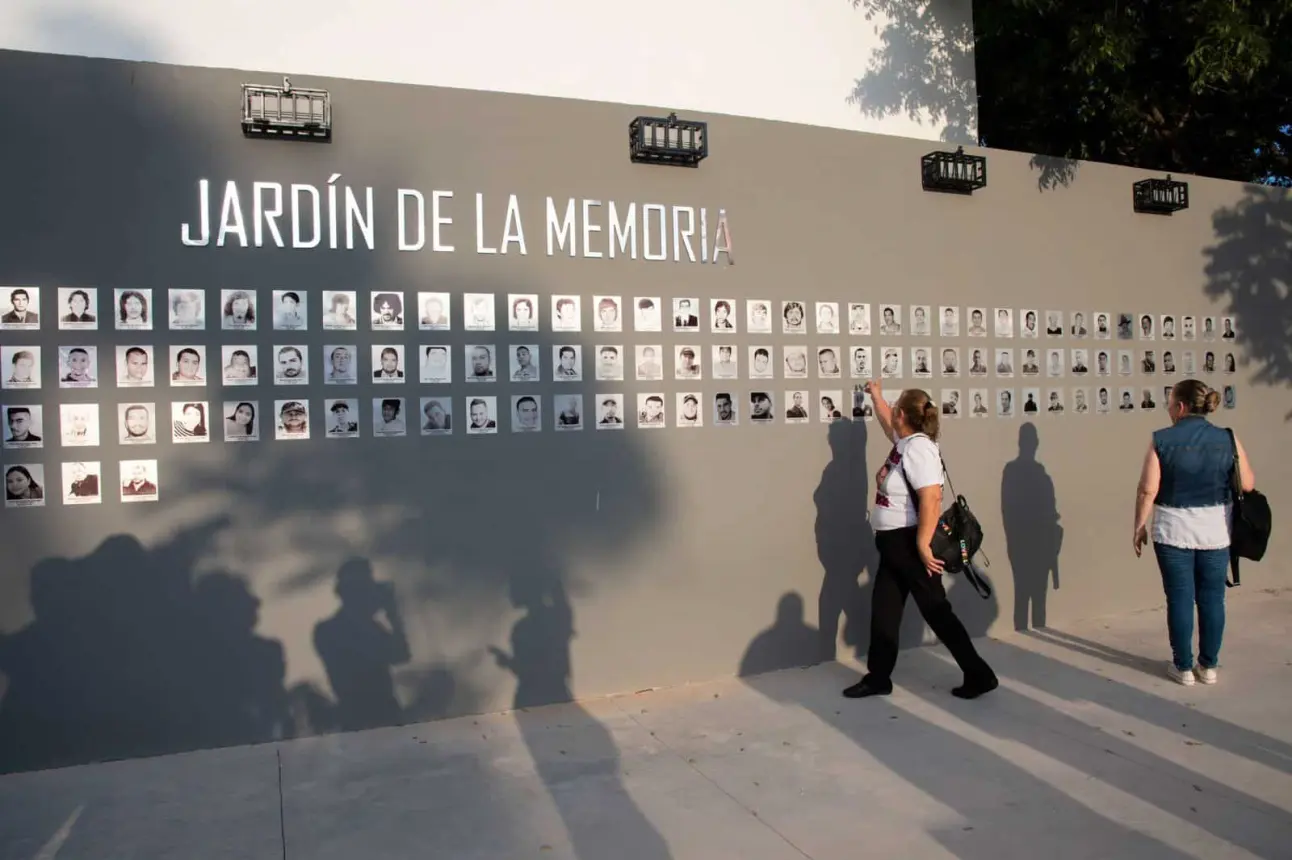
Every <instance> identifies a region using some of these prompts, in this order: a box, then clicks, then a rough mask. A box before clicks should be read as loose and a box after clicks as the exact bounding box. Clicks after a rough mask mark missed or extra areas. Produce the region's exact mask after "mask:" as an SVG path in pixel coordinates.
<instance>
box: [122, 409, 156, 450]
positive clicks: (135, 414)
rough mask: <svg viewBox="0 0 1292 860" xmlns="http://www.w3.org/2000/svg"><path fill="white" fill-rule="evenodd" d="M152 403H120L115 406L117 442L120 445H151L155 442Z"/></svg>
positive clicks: (154, 411)
mask: <svg viewBox="0 0 1292 860" xmlns="http://www.w3.org/2000/svg"><path fill="white" fill-rule="evenodd" d="M155 413H156V406H155V405H154V404H152V403H122V404H120V405H118V406H117V429H118V431H120V435H119V436H118V441H120V442H121V444H122V445H152V444H154V443H155V442H156V441H157V425H156V422H154V421H153V415H154V414H155Z"/></svg>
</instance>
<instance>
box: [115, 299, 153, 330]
mask: <svg viewBox="0 0 1292 860" xmlns="http://www.w3.org/2000/svg"><path fill="white" fill-rule="evenodd" d="M151 294H152V290H117V328H119V329H140V330H146V329H151V328H152V327H153V324H152V317H150V316H149V314H148V305H149V304H151V302H150V301H149V299H150V297H151Z"/></svg>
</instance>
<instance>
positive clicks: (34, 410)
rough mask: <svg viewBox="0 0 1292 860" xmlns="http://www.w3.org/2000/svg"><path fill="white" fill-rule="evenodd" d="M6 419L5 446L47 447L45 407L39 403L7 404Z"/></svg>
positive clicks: (10, 447) (12, 447)
mask: <svg viewBox="0 0 1292 860" xmlns="http://www.w3.org/2000/svg"><path fill="white" fill-rule="evenodd" d="M4 419H5V428H4V446H5V448H9V449H18V448H43V447H45V407H43V406H40V405H39V404H32V405H15V406H5V407H4Z"/></svg>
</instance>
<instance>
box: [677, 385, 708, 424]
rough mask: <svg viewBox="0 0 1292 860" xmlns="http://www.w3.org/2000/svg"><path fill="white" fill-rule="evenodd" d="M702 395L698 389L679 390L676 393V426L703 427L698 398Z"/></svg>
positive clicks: (702, 415) (702, 416)
mask: <svg viewBox="0 0 1292 860" xmlns="http://www.w3.org/2000/svg"><path fill="white" fill-rule="evenodd" d="M703 396H704V395H703V394H701V393H700V392H698V391H680V392H678V395H677V405H676V407H675V408H676V410H677V412H676V415H677V418H676V421H677V426H678V427H703V426H704V413H703V412H702V411H701V409H700V398H701V397H703Z"/></svg>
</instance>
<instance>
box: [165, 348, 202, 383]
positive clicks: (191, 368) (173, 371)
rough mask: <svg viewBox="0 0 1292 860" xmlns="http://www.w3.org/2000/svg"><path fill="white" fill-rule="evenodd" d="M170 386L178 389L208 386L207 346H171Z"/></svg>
mask: <svg viewBox="0 0 1292 860" xmlns="http://www.w3.org/2000/svg"><path fill="white" fill-rule="evenodd" d="M170 384H171V385H173V386H176V387H182V386H186V385H188V386H196V385H206V347H205V346H202V345H201V344H196V345H193V346H176V345H172V346H171V348H170Z"/></svg>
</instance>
